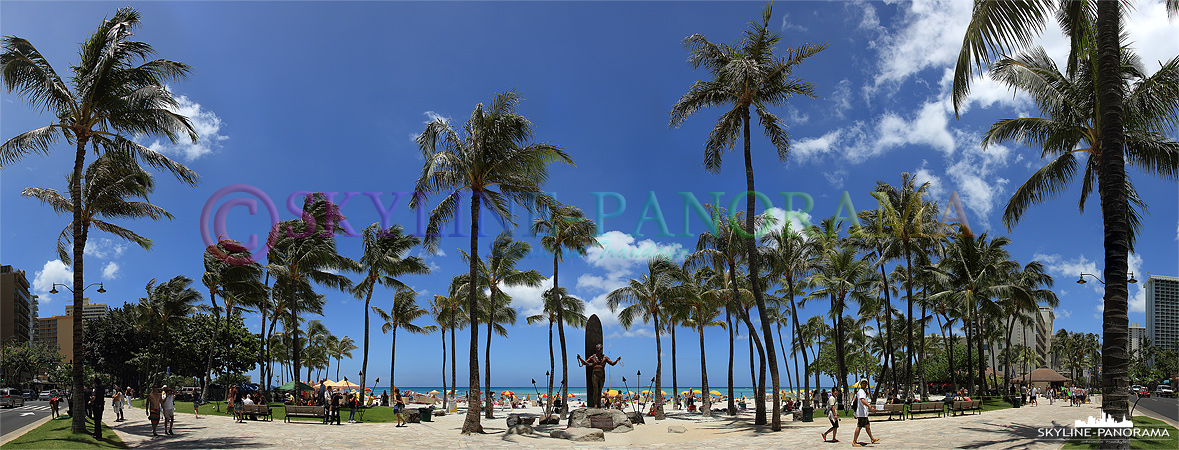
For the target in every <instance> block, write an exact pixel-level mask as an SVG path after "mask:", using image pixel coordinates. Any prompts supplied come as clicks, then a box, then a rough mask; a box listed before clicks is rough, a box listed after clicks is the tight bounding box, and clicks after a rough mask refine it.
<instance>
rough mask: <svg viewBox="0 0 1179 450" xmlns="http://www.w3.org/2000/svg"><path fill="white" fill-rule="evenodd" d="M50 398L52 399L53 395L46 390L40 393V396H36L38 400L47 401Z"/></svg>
mask: <svg viewBox="0 0 1179 450" xmlns="http://www.w3.org/2000/svg"><path fill="white" fill-rule="evenodd" d="M51 398H53V393H52V392H49V390H48V389H46V390H44V391H41V395H38V396H37V399H38V400H49V399H51Z"/></svg>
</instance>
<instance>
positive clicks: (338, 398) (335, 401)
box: [329, 390, 344, 425]
mask: <svg viewBox="0 0 1179 450" xmlns="http://www.w3.org/2000/svg"><path fill="white" fill-rule="evenodd" d="M333 391H334V390H333ZM343 401H344V395H343V394H341V393H340V392H333V393H332V419H334V420H335V421H336V425H339V424H340V408H341V407H343ZM329 423H330V422H329Z"/></svg>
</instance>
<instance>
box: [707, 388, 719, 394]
mask: <svg viewBox="0 0 1179 450" xmlns="http://www.w3.org/2000/svg"><path fill="white" fill-rule="evenodd" d="M708 393H709V394H712V395H722V394H721V393H720V391H718V390H716V389H713V390H711V391H708Z"/></svg>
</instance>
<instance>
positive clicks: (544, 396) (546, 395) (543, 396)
mask: <svg viewBox="0 0 1179 450" xmlns="http://www.w3.org/2000/svg"><path fill="white" fill-rule="evenodd" d="M548 396H549V394H540V398H547V397H548Z"/></svg>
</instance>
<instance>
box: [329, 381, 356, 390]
mask: <svg viewBox="0 0 1179 450" xmlns="http://www.w3.org/2000/svg"><path fill="white" fill-rule="evenodd" d="M334 387H340V388H344V389H356V388H358V387H360V385H359V384H356V383H353V382H351V381H348V380H344V381H339V382H337V383H336V384H335V385H334Z"/></svg>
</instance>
